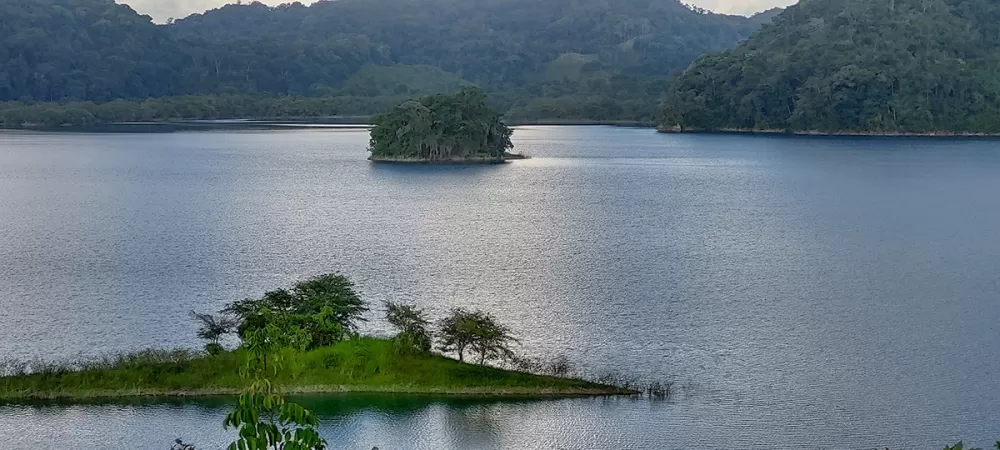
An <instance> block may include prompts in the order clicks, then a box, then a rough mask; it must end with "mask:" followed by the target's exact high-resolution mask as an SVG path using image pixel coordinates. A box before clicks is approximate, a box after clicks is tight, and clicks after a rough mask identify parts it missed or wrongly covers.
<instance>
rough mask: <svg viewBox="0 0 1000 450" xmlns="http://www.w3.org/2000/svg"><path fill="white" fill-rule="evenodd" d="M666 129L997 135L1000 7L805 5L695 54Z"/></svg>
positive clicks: (948, 2) (835, 0)
mask: <svg viewBox="0 0 1000 450" xmlns="http://www.w3.org/2000/svg"><path fill="white" fill-rule="evenodd" d="M664 113H665V119H666V120H665V123H664V126H665V127H666V128H676V127H678V126H680V127H683V128H687V129H761V130H764V129H785V130H811V131H824V132H829V131H838V132H839V131H862V132H882V131H905V132H993V133H995V132H1000V2H997V1H995V0H878V1H869V0H802V1H801V2H800V3H799V4H798V5H796V6H792V7H789V8H788V9H787V10H785V11H784V12H783V13H781V14H780V15H779V16H778V17H776V18H775V19H774V21H773V23H772V24H770V25H767V26H765V27H764V28H763V29H762V30H761V31H760V32H758V33H757V34H755V35H754V36H753V37H751V38H750V39H748V40H747V41H746V42H744V43H743V44H741V45H739V46H738V47H736V48H735V49H732V50H729V51H725V52H722V53H717V54H711V55H706V56H703V57H701V58H699V59H698V60H697V61H696V62H695V63H694V64H693V65H692V66H691V67H690V68H688V69H687V70H686V71H685V72H684V73H683V74H682V75H681V76H680V78H679V79H678V80H677V81H676V83H675V87H674V89H673V91H672V92H671V94H670V95H669V97H668V99H667V101H666V102H665V103H664Z"/></svg>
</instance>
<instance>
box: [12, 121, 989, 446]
mask: <svg viewBox="0 0 1000 450" xmlns="http://www.w3.org/2000/svg"><path fill="white" fill-rule="evenodd" d="M366 140H367V135H366V133H365V132H364V131H344V130H339V131H325V130H310V131H287V132H285V131H282V132H273V131H272V132H199V133H175V134H163V135H142V134H135V135H127V134H122V135H100V134H27V133H0V281H2V282H0V352H2V355H3V356H4V357H6V358H18V359H32V358H67V357H73V356H75V355H79V354H81V353H82V354H95V353H100V352H104V351H111V350H121V349H134V348H138V347H149V346H156V347H176V346H196V345H198V343H197V341H196V340H195V338H194V330H195V325H194V324H193V323H192V322H191V321H190V320H189V318H188V312H189V311H190V310H192V309H197V310H201V311H211V310H215V309H218V308H219V307H221V306H222V305H223V304H224V303H226V302H228V301H231V300H234V299H238V298H242V297H245V296H252V295H259V294H261V293H262V292H263V291H264V290H265V289H269V288H274V287H277V286H281V285H285V284H288V283H290V282H292V281H293V280H296V279H300V278H303V277H306V276H309V275H314V274H318V273H322V272H331V271H341V272H343V273H346V274H348V275H350V276H351V277H352V279H354V280H355V281H356V282H357V284H358V288H359V290H360V291H361V292H362V293H363V295H364V297H365V298H367V299H368V300H369V301H370V302H371V303H372V304H373V305H379V304H381V303H382V302H383V301H385V300H398V301H407V302H413V303H417V304H419V305H421V306H423V307H425V308H427V309H428V310H429V311H430V312H431V313H432V315H434V316H439V315H441V314H442V313H444V312H445V311H446V310H447V309H449V308H450V307H452V306H465V307H471V308H482V309H486V310H489V311H491V312H493V313H495V314H496V315H497V316H498V317H499V318H500V319H501V320H502V321H504V322H506V323H509V324H511V325H512V326H513V327H514V328H515V329H516V330H517V332H518V334H519V336H520V337H521V338H522V340H523V343H524V350H525V352H527V353H529V354H536V355H555V354H560V353H562V354H565V355H567V356H569V358H570V359H571V360H573V361H575V362H576V363H577V364H578V365H579V366H580V367H582V368H584V369H585V370H587V371H589V372H591V373H595V374H597V373H603V372H608V371H618V372H623V373H627V374H632V375H635V376H639V377H643V378H645V379H669V380H674V381H676V382H677V385H678V386H680V388H679V394H678V395H677V396H676V397H675V398H674V400H672V401H671V402H667V403H663V402H647V401H634V400H592V399H581V400H558V401H543V402H513V403H511V402H496V401H483V402H458V403H456V402H454V401H442V400H440V399H409V400H407V399H391V398H390V399H388V400H378V401H375V400H372V399H371V398H368V397H361V398H356V397H350V398H333V399H326V400H323V401H322V402H323V405H320V406H321V410H322V411H323V414H324V417H325V418H326V420H325V421H324V433H325V434H326V435H327V436H328V437H329V438H330V439H331V441H332V442H333V443H334V444H335V448H358V449H366V450H367V449H369V448H371V446H373V445H379V446H380V448H383V449H389V448H456V449H458V448H510V449H530V448H685V447H686V448H751V447H757V448H783V447H795V448H857V449H865V448H875V447H879V448H882V447H885V446H890V447H893V448H894V449H899V448H939V447H941V446H943V445H944V444H945V443H948V442H949V441H957V440H958V439H959V438H963V439H965V440H966V442H967V443H969V442H971V443H973V444H976V445H980V446H989V445H990V443H992V441H993V440H995V439H997V438H1000V357H998V355H1000V277H998V275H1000V252H998V250H1000V231H998V230H1000V141H996V140H950V139H902V138H900V139H896V138H870V139H856V138H829V139H825V138H793V137H750V136H705V135H702V136H696V135H685V136H672V135H658V134H655V133H653V132H652V131H649V130H642V129H623V128H599V127H592V128H588V127H537V128H522V129H519V130H518V131H517V132H516V134H515V143H516V145H517V150H518V151H525V152H527V153H529V154H531V155H533V156H534V158H533V159H531V160H527V161H517V162H514V163H512V164H507V165H503V166H490V167H413V166H409V167H408V166H384V165H373V164H370V163H368V162H367V161H365V156H366V155H365V151H364V149H365V146H366ZM379 314H380V311H378V308H375V311H373V313H372V317H371V319H372V320H371V322H369V324H368V325H367V326H366V328H367V329H368V330H369V331H370V332H372V333H385V332H387V329H386V327H385V325H384V323H383V322H382V321H381V320H379V317H378V316H379ZM314 401H316V402H320V400H314ZM387 403H388V405H387ZM400 404H402V405H403V406H400ZM329 405H332V406H329ZM220 408H223V406H220V405H217V404H204V403H198V404H184V405H131V406H122V405H88V406H74V407H64V406H44V407H42V406H38V407H13V406H9V407H3V408H0V442H4V443H5V444H4V445H8V444H10V443H11V442H13V444H10V445H13V447H5V448H15V449H21V448H24V449H28V448H43V449H46V448H48V449H57V448H59V449H62V448H85V447H86V445H84V444H88V443H94V442H97V441H98V440H99V439H103V438H107V439H111V444H112V445H111V448H163V447H165V446H167V445H164V444H162V443H161V442H164V440H166V442H167V443H168V444H169V440H171V439H173V438H174V437H178V436H185V437H188V436H190V437H191V438H192V439H197V441H198V442H200V443H203V444H205V445H203V446H201V447H199V448H209V449H211V448H216V447H220V446H221V445H222V444H223V443H224V442H225V441H226V439H227V438H228V436H227V435H226V434H224V433H223V432H222V430H221V427H220V426H219V423H220V422H221V418H222V415H223V410H222V409H220ZM175 435H176V436H175ZM213 446H214V447H213Z"/></svg>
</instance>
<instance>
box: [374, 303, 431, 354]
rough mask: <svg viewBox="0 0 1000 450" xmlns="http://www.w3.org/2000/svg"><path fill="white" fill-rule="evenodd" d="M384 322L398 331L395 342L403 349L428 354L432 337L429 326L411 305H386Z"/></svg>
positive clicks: (419, 311) (423, 316)
mask: <svg viewBox="0 0 1000 450" xmlns="http://www.w3.org/2000/svg"><path fill="white" fill-rule="evenodd" d="M385 316H386V320H387V321H388V322H389V324H390V325H392V326H393V327H395V328H396V329H397V330H399V335H398V336H396V341H397V342H398V343H400V344H401V345H403V346H404V347H411V348H416V349H417V350H419V351H421V352H429V351H430V350H431V344H432V340H433V336H432V335H431V331H430V330H429V329H428V326H429V325H430V324H431V322H430V321H429V320H427V318H426V317H425V315H424V312H423V311H421V310H420V309H417V307H415V306H413V305H406V304H401V303H393V302H388V303H386V313H385Z"/></svg>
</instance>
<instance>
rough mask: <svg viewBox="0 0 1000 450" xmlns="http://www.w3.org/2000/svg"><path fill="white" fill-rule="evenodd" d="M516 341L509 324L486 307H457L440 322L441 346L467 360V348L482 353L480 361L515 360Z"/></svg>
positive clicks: (444, 350)
mask: <svg viewBox="0 0 1000 450" xmlns="http://www.w3.org/2000/svg"><path fill="white" fill-rule="evenodd" d="M516 342H517V340H516V339H514V337H513V336H512V334H511V331H510V329H509V328H507V327H506V326H504V325H500V324H498V323H497V322H496V320H495V319H494V318H493V316H491V315H489V314H487V313H484V312H482V311H475V312H469V311H466V310H464V309H462V308H455V309H452V310H451V312H450V313H449V314H448V316H447V317H445V318H444V319H442V320H441V323H440V324H439V331H438V348H439V349H440V350H441V351H442V352H455V353H457V354H458V360H459V361H463V362H464V361H465V351H466V350H471V351H472V352H473V353H477V354H478V355H479V364H485V363H486V362H487V361H505V360H512V359H514V358H515V354H514V351H513V350H511V344H513V343H516Z"/></svg>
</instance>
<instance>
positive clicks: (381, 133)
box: [369, 88, 514, 161]
mask: <svg viewBox="0 0 1000 450" xmlns="http://www.w3.org/2000/svg"><path fill="white" fill-rule="evenodd" d="M512 133H513V132H512V131H511V129H510V128H508V127H507V125H505V124H504V122H503V120H502V115H501V114H500V112H499V111H496V110H494V109H492V108H490V107H489V106H488V105H487V104H486V94H485V93H483V91H481V90H479V89H476V88H465V89H462V91H460V92H458V93H456V94H452V95H449V94H437V95H432V96H429V97H425V98H422V99H420V100H409V101H406V102H403V103H402V104H400V105H398V106H396V107H395V108H393V109H392V110H391V111H389V112H386V113H384V114H379V115H377V116H375V118H374V120H373V126H372V129H371V146H370V148H369V150H370V151H371V153H372V155H371V159H373V160H376V161H377V160H394V161H399V160H405V161H454V160H468V159H489V160H496V161H503V158H504V154H505V153H506V152H507V150H509V149H511V148H513V146H514V144H512V143H511V141H510V137H511V134H512Z"/></svg>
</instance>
